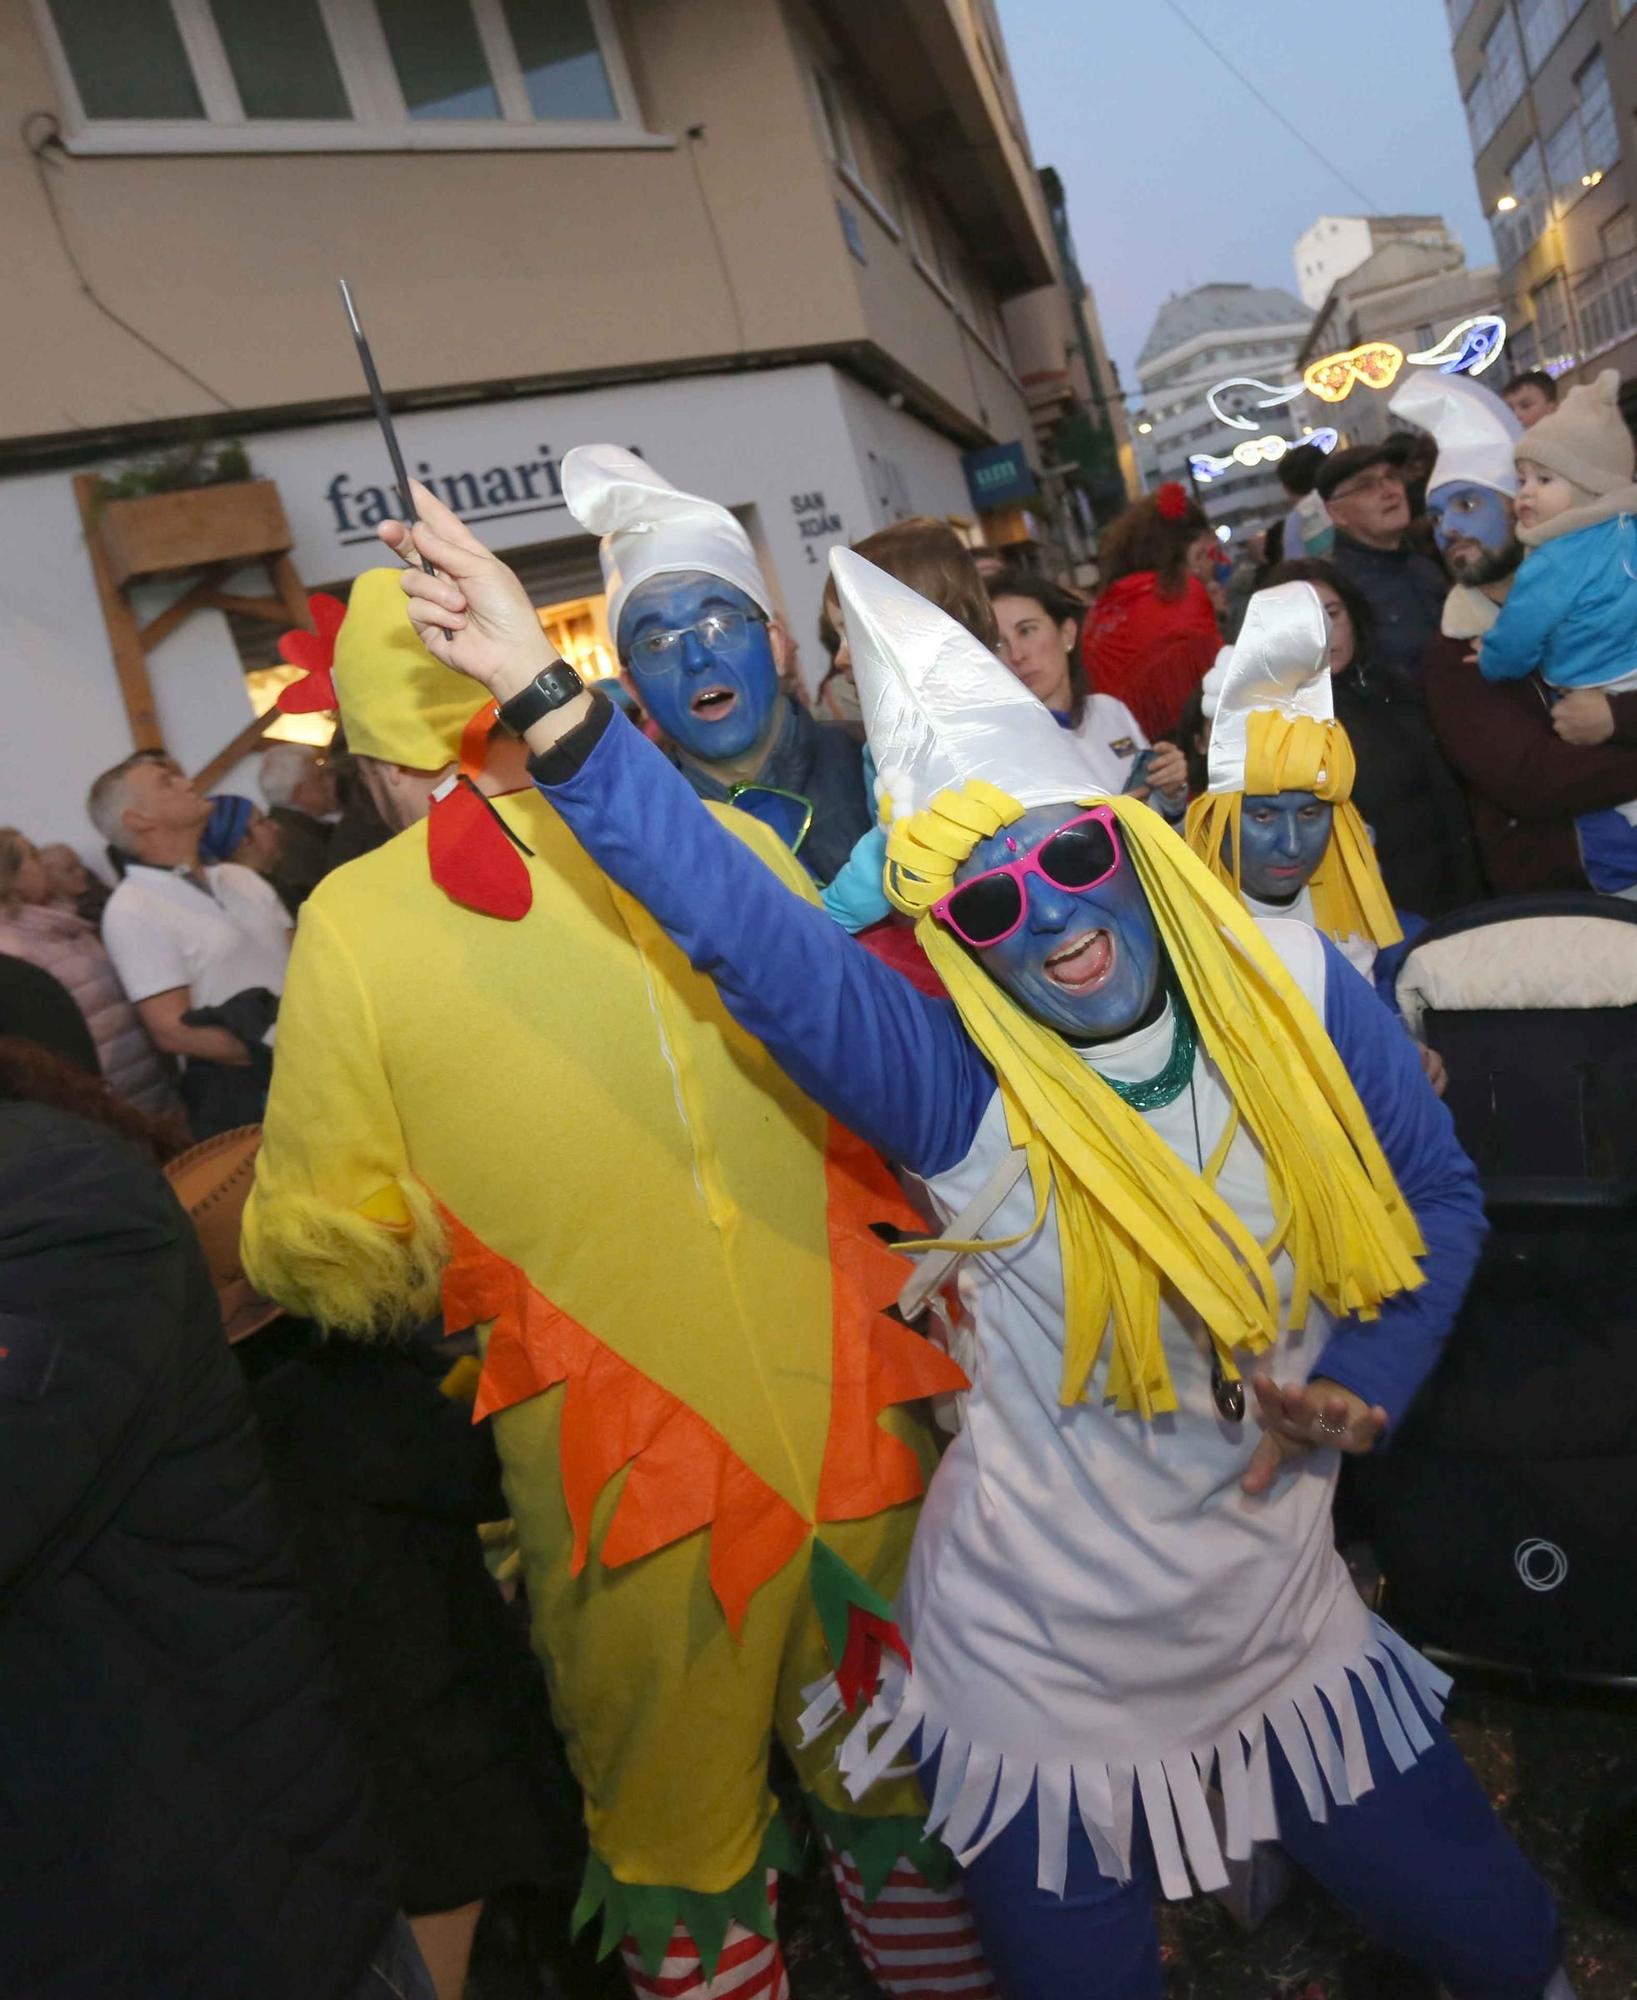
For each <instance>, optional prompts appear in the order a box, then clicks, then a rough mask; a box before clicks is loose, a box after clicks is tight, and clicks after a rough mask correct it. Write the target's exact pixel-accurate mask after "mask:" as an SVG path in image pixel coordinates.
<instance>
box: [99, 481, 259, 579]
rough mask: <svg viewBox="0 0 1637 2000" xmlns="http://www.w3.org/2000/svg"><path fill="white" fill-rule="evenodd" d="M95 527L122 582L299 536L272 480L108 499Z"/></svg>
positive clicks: (246, 556) (255, 551)
mask: <svg viewBox="0 0 1637 2000" xmlns="http://www.w3.org/2000/svg"><path fill="white" fill-rule="evenodd" d="M96 532H97V538H98V540H99V541H100V542H101V543H102V549H103V554H104V555H105V556H106V557H107V559H108V566H109V568H110V569H111V570H112V572H113V580H114V582H115V583H116V584H125V583H129V582H130V580H131V579H132V578H133V577H147V576H169V575H174V574H176V573H177V572H178V571H181V570H192V569H202V568H204V566H205V565H206V564H207V563H222V562H229V563H238V562H253V561H254V560H255V559H256V558H257V557H259V556H269V555H282V554H284V553H285V552H286V551H288V550H289V548H290V547H291V546H292V543H293V541H294V537H293V536H292V535H291V533H290V524H289V522H288V521H286V520H285V518H284V507H283V505H282V503H281V502H280V500H279V490H278V487H277V486H276V485H275V484H274V483H273V481H272V480H271V479H243V480H237V481H235V482H234V483H233V484H231V485H226V486H196V487H192V488H190V489H189V490H188V491H186V492H182V493H151V494H148V495H146V496H145V497H144V498H142V499H140V500H110V501H109V502H108V504H107V505H106V506H105V507H104V508H103V510H102V512H101V513H100V514H99V515H98V516H97V526H96Z"/></svg>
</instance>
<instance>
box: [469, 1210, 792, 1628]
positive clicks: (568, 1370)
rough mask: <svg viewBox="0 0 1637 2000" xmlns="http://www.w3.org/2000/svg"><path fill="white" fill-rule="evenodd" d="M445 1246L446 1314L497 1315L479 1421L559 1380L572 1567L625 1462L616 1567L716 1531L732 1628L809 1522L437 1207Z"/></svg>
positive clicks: (715, 1574)
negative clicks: (605, 1490) (444, 1230)
mask: <svg viewBox="0 0 1637 2000" xmlns="http://www.w3.org/2000/svg"><path fill="white" fill-rule="evenodd" d="M443 1214H444V1221H445V1224H446V1226H447V1228H448V1232H449V1242H450V1258H449V1264H448V1268H447V1269H446V1271H445V1273H444V1281H443V1309H444V1318H445V1321H446V1323H447V1324H448V1325H450V1326H470V1325H472V1324H473V1323H474V1322H475V1321H477V1320H493V1322H494V1325H493V1328H492V1330H491V1332H490V1335H489V1347H488V1353H487V1355H486V1357H485V1359H484V1364H483V1377H482V1380H481V1382H480V1383H479V1385H478V1395H477V1404H476V1407H475V1409H474V1411H473V1418H474V1421H481V1419H482V1418H484V1417H487V1416H492V1415H493V1414H494V1413H495V1411H497V1410H505V1409H509V1408H510V1407H511V1406H512V1405H513V1404H514V1403H521V1402H526V1401H527V1400H528V1399H529V1398H530V1397H531V1396H538V1395H540V1394H541V1393H542V1392H543V1391H544V1390H547V1389H553V1388H556V1387H558V1386H559V1384H561V1385H563V1387H564V1391H565V1397H566V1400H565V1402H564V1405H563V1421H562V1430H561V1447H560V1451H561V1471H562V1480H563V1498H564V1501H565V1502H566V1503H567V1506H568V1512H569V1519H570V1521H571V1522H572V1523H573V1528H574V1554H573V1558H572V1563H571V1567H572V1570H573V1573H574V1574H575V1575H576V1576H578V1575H579V1574H580V1572H581V1571H582V1570H583V1569H584V1568H585V1565H586V1560H587V1558H588V1557H589V1555H590V1553H591V1515H592V1510H593V1508H594V1507H595V1505H596V1502H597V1497H598V1495H599V1494H600V1493H601V1492H602V1489H603V1488H604V1486H606V1485H607V1483H608V1481H609V1480H610V1479H612V1478H613V1476H614V1474H615V1473H616V1472H618V1471H619V1470H620V1469H621V1468H622V1467H629V1468H630V1469H629V1471H628V1472H627V1474H626V1480H625V1487H624V1490H623V1492H622V1493H621V1494H620V1498H619V1504H618V1506H617V1507H616V1508H615V1510H614V1518H613V1520H612V1521H611V1522H610V1523H609V1527H608V1533H607V1534H606V1535H605V1536H604V1538H603V1545H602V1549H601V1551H600V1556H601V1560H602V1562H603V1564H604V1565H605V1566H606V1567H607V1568H610V1569H615V1568H618V1567H619V1566H620V1565H621V1564H623V1563H629V1562H635V1561H636V1560H637V1558H638V1557H639V1556H646V1555H651V1554H653V1552H654V1551H655V1550H656V1549H663V1548H669V1547H670V1545H671V1544H672V1543H673V1542H678V1541H680V1540H681V1539H682V1537H683V1536H684V1535H691V1534H693V1533H695V1532H696V1531H697V1530H698V1529H700V1528H705V1527H709V1528H711V1529H712V1530H713V1532H712V1535H711V1550H710V1579H711V1588H712V1590H714V1591H715V1593H716V1598H717V1601H718V1603H719V1604H720V1605H721V1607H722V1613H723V1616H724V1617H725V1618H726V1619H727V1622H728V1629H729V1630H730V1631H731V1632H733V1634H734V1635H735V1636H736V1637H737V1635H738V1634H739V1632H740V1630H741V1629H742V1627H743V1625H744V1621H745V1613H746V1611H747V1610H748V1609H749V1608H750V1600H751V1598H752V1597H753V1596H754V1595H755V1594H756V1592H757V1590H758V1589H760V1587H761V1586H762V1584H764V1583H765V1582H766V1581H767V1580H768V1578H769V1577H771V1576H775V1575H777V1573H778V1572H779V1571H780V1570H781V1569H783V1567H784V1566H785V1564H786V1563H787V1562H789V1560H790V1558H791V1557H792V1556H793V1555H795V1553H796V1551H797V1550H798V1549H799V1548H800V1547H801V1545H802V1544H803V1542H805V1541H806V1539H807V1537H808V1535H809V1533H810V1532H811V1528H812V1524H811V1522H808V1521H804V1520H803V1519H802V1517H801V1515H800V1514H798V1513H797V1512H796V1510H795V1508H794V1507H792V1506H791V1505H790V1504H789V1503H788V1502H787V1501H785V1500H783V1499H781V1498H780V1496H779V1495H778V1494H777V1493H775V1492H774V1491H773V1489H772V1487H771V1486H769V1485H768V1484H767V1483H766V1481H765V1480H762V1479H759V1478H758V1477H757V1476H756V1474H755V1473H753V1472H752V1471H751V1470H750V1468H749V1467H748V1466H747V1465H745V1464H744V1462H743V1461H742V1460H741V1459H739V1458H738V1457H737V1456H736V1455H735V1454H734V1453H733V1452H732V1451H731V1450H730V1449H729V1448H728V1444H727V1441H726V1439H724V1438H723V1437H722V1435H721V1434H720V1432H718V1431H715V1430H713V1429H712V1428H711V1426H710V1425H709V1424H707V1423H706V1422H705V1420H704V1418H703V1417H701V1416H699V1415H698V1414H697V1413H696V1412H695V1411H693V1410H690V1409H689V1408H688V1407H687V1406H686V1404H684V1403H682V1402H681V1401H679V1400H678V1398H676V1397H675V1396H673V1395H671V1394H670V1392H669V1391H668V1390H665V1389H662V1388H661V1387H660V1386H659V1384H658V1383H657V1382H653V1381H651V1380H650V1379H649V1378H648V1377H647V1376H646V1375H644V1374H642V1373H641V1371H640V1370H639V1369H636V1368H633V1367H632V1366H631V1364H630V1363H629V1362H628V1361H622V1360H621V1359H620V1357H619V1356H618V1355H617V1354H615V1353H614V1352H613V1350H612V1349H611V1348H608V1347H605V1346H604V1345H603V1343H602V1342H601V1341H600V1340H598V1339H597V1338H596V1336H595V1335H594V1334H591V1333H589V1332H588V1331H587V1330H586V1328H585V1327H583V1326H581V1325H580V1323H579V1321H578V1320H576V1319H573V1318H571V1317H570V1315H569V1314H567V1313H566V1312H564V1311H562V1309H561V1308H560V1307H558V1306H554V1305H553V1304H552V1302H551V1301H550V1300H549V1299H548V1298H546V1297H544V1295H543V1294H542V1293H540V1292H539V1291H537V1290H536V1289H535V1287H534V1286H533V1285H531V1284H530V1283H529V1281H528V1279H527V1278H526V1277H525V1276H524V1275H523V1273H522V1271H521V1270H519V1269H518V1267H517V1266H516V1265H515V1264H512V1263H508V1262H507V1260H506V1259H505V1258H504V1257H502V1256H500V1255H499V1254H498V1253H497V1252H495V1251H493V1250H490V1249H489V1248H488V1247H487V1245H485V1244H484V1243H482V1242H481V1241H480V1240H479V1239H478V1238H477V1237H476V1236H474V1235H473V1234H472V1232H471V1231H470V1230H469V1229H467V1228H466V1227H465V1225H464V1224H463V1223H461V1222H460V1221H459V1220H457V1218H456V1217H454V1216H452V1215H451V1214H449V1212H448V1210H447V1209H445V1210H444V1211H443Z"/></svg>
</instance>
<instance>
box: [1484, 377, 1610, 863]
mask: <svg viewBox="0 0 1637 2000" xmlns="http://www.w3.org/2000/svg"><path fill="white" fill-rule="evenodd" d="M1619 389H1620V378H1619V376H1618V374H1617V373H1616V372H1615V370H1614V369H1612V368H1605V369H1604V370H1603V372H1602V374H1601V375H1599V376H1598V378H1597V380H1596V381H1595V382H1593V383H1578V384H1576V386H1575V387H1574V388H1572V389H1571V390H1570V391H1569V393H1568V395H1567V396H1566V397H1565V398H1564V400H1563V402H1562V404H1561V405H1560V406H1559V408H1558V409H1557V410H1555V411H1554V412H1553V413H1552V415H1551V416H1549V417H1543V418H1542V419H1541V421H1540V422H1539V423H1538V424H1536V425H1535V426H1534V428H1533V429H1532V430H1529V431H1525V432H1524V434H1523V436H1522V438H1521V439H1520V440H1519V442H1518V447H1517V465H1518V498H1517V524H1518V540H1519V541H1520V542H1522V543H1523V545H1524V547H1525V548H1526V549H1528V550H1529V555H1528V556H1527V558H1526V560H1525V561H1524V564H1523V567H1522V568H1521V569H1520V570H1519V572H1518V576H1517V581H1516V582H1515V583H1514V584H1513V586H1512V589H1511V591H1510V593H1509V594H1508V596H1507V599H1506V602H1505V604H1504V605H1503V606H1502V607H1501V614H1500V616H1499V618H1497V619H1496V621H1495V623H1494V625H1493V626H1492V627H1491V628H1490V630H1489V631H1488V632H1487V633H1486V634H1485V635H1484V639H1483V643H1482V648H1481V651H1480V653H1479V666H1480V668H1481V670H1482V672H1483V676H1484V678H1485V679H1486V680H1491V681H1513V680H1524V679H1526V678H1527V677H1528V676H1529V675H1530V674H1532V673H1538V674H1539V675H1540V677H1541V679H1542V680H1543V681H1544V682H1545V683H1546V685H1547V686H1548V687H1550V688H1557V689H1568V688H1596V689H1598V690H1600V691H1601V692H1603V693H1605V694H1608V693H1615V692H1619V691H1622V690H1624V689H1627V688H1632V687H1637V518H1634V517H1637V485H1634V484H1633V483H1632V480H1633V473H1634V470H1637V448H1634V446H1633V443H1632V437H1631V432H1630V431H1629V430H1627V428H1626V425H1625V421H1624V419H1623V418H1622V416H1621V414H1620V406H1619ZM1619 810H1620V812H1621V813H1622V814H1623V815H1624V816H1625V817H1626V818H1627V819H1628V820H1632V821H1633V822H1634V823H1637V800H1633V801H1632V802H1631V803H1630V804H1629V805H1626V806H1621V807H1620V808H1619Z"/></svg>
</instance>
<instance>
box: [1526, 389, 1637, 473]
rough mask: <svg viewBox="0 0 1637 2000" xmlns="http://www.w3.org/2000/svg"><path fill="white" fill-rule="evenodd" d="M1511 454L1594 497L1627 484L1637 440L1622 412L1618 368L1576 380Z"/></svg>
mask: <svg viewBox="0 0 1637 2000" xmlns="http://www.w3.org/2000/svg"><path fill="white" fill-rule="evenodd" d="M1514 456H1515V457H1516V459H1517V461H1518V463H1519V464H1520V465H1522V464H1524V463H1525V462H1527V463H1529V464H1531V465H1540V466H1544V467H1545V469H1546V470H1547V471H1548V472H1555V473H1556V474H1557V475H1558V476H1559V478H1561V479H1567V480H1568V481H1569V483H1570V484H1571V485H1573V486H1578V487H1579V488H1580V489H1581V490H1582V492H1584V493H1587V494H1591V495H1594V496H1596V495H1602V494H1604V493H1614V492H1617V491H1618V490H1619V488H1620V487H1622V486H1629V485H1630V484H1631V483H1632V477H1633V474H1634V473H1637V444H1634V443H1633V442H1632V436H1631V432H1630V431H1629V430H1627V428H1626V420H1625V418H1624V417H1623V416H1621V414H1620V375H1619V371H1618V370H1617V369H1613V368H1605V369H1604V370H1603V372H1602V373H1601V374H1600V375H1599V376H1598V378H1597V380H1596V381H1595V382H1577V383H1576V384H1575V386H1574V387H1573V388H1572V389H1571V390H1570V391H1569V393H1568V395H1566V396H1565V397H1564V398H1563V401H1562V402H1561V403H1560V404H1559V405H1558V407H1557V408H1556V409H1555V410H1554V411H1553V412H1552V414H1551V415H1550V416H1549V417H1542V418H1541V420H1540V422H1539V423H1538V424H1536V425H1535V426H1534V427H1533V429H1531V430H1527V431H1525V432H1524V434H1523V436H1522V437H1521V438H1520V439H1519V440H1518V444H1517V449H1516V452H1515V454H1514Z"/></svg>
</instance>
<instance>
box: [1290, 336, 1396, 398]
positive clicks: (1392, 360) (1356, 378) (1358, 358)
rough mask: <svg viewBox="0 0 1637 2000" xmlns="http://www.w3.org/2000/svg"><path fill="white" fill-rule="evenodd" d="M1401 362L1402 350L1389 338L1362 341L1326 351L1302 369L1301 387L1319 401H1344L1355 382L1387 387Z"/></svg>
mask: <svg viewBox="0 0 1637 2000" xmlns="http://www.w3.org/2000/svg"><path fill="white" fill-rule="evenodd" d="M1403 366H1404V350H1403V348H1402V347H1394V345H1393V344H1392V342H1391V341H1390V340H1370V341H1366V342H1365V344H1364V345H1363V346H1362V347H1350V348H1348V349H1347V351H1346V352H1345V353H1343V354H1327V355H1326V356H1325V357H1324V359H1323V360H1322V361H1313V362H1310V363H1309V364H1308V366H1307V367H1306V368H1304V369H1303V370H1302V387H1303V388H1304V389H1306V391H1307V393H1308V394H1309V395H1310V396H1317V397H1318V398H1319V400H1320V401H1321V402H1323V403H1345V402H1346V400H1347V398H1348V397H1349V396H1350V395H1352V393H1353V388H1354V385H1355V384H1356V383H1359V382H1362V383H1363V384H1364V386H1365V388H1367V389H1390V388H1391V387H1392V386H1393V384H1394V382H1396V381H1397V379H1398V371H1399V369H1400V368H1402V367H1403Z"/></svg>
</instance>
